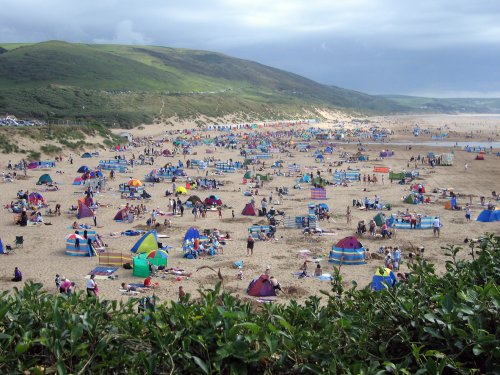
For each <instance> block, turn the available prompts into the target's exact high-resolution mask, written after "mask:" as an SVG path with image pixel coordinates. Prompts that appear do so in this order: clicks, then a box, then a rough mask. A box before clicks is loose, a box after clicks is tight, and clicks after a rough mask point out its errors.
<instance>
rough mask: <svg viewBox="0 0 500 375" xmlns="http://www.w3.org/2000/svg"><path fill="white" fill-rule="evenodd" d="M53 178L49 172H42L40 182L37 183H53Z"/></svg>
mask: <svg viewBox="0 0 500 375" xmlns="http://www.w3.org/2000/svg"><path fill="white" fill-rule="evenodd" d="M52 182H53V181H52V178H51V177H50V175H49V174H48V173H45V174H42V175H41V176H40V178H39V179H38V182H37V183H36V184H37V185H44V184H51V183H52Z"/></svg>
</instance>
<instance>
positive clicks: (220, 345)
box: [0, 236, 500, 374]
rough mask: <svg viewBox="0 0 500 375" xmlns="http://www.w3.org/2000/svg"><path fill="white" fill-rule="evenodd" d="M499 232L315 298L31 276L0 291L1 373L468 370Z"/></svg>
mask: <svg viewBox="0 0 500 375" xmlns="http://www.w3.org/2000/svg"><path fill="white" fill-rule="evenodd" d="M499 249H500V237H493V236H489V237H488V238H486V239H485V240H484V241H483V242H482V244H481V246H480V247H479V248H474V247H472V248H471V249H470V250H471V251H472V254H473V260H472V261H464V260H457V253H458V251H459V249H458V248H456V247H447V248H446V251H447V252H448V255H449V256H450V259H449V261H447V263H446V272H445V274H444V275H442V276H439V275H437V274H436V273H435V270H434V267H433V265H432V264H430V263H429V262H427V261H425V260H421V261H420V262H419V263H418V264H416V265H414V266H412V267H411V276H410V278H409V281H408V283H406V284H399V285H397V286H396V287H395V288H392V289H389V290H386V291H383V292H379V293H376V292H372V291H371V290H369V289H368V288H365V289H357V288H356V286H355V285H353V286H352V288H350V289H345V288H344V287H343V284H342V280H341V278H340V276H339V274H337V275H336V278H335V281H334V282H333V283H332V290H331V292H324V294H325V296H326V298H327V300H326V301H325V302H326V303H320V298H319V297H311V298H309V299H308V300H307V302H305V303H304V304H302V305H300V304H298V303H296V302H293V301H292V302H290V303H289V304H287V305H279V304H264V305H255V304H252V303H249V302H242V301H240V300H239V299H237V298H235V297H233V296H231V295H229V294H227V293H224V292H223V291H221V289H222V287H221V285H220V284H218V285H217V286H216V287H215V289H214V290H204V291H201V293H202V297H201V298H200V299H199V300H196V301H192V300H190V299H189V298H187V299H185V300H184V301H183V302H182V303H176V302H172V303H168V304H162V305H157V307H156V308H155V309H154V311H147V312H145V313H144V314H136V312H135V306H134V303H133V302H130V303H128V304H122V303H118V302H116V301H111V302H110V301H101V300H96V299H95V298H86V297H85V296H84V295H83V294H82V293H77V294H75V295H73V296H71V297H69V298H67V297H65V296H53V295H51V294H48V293H47V292H45V291H43V289H42V285H40V284H33V283H28V284H26V285H25V287H24V289H22V290H18V289H17V288H14V291H13V293H8V292H4V293H3V294H1V295H0V372H1V373H9V374H13V373H23V372H24V373H26V372H30V373H40V374H41V373H43V372H44V371H48V372H55V371H58V372H59V373H62V374H64V373H89V374H90V373H92V374H109V373H116V374H121V373H130V374H138V373H141V374H146V373H147V374H166V373H185V374H197V373H200V374H217V373H223V374H246V373H268V374H293V373H297V374H298V373H313V374H324V373H338V374H385V373H392V374H442V373H444V374H457V373H458V374H470V373H481V374H488V373H491V374H493V373H497V372H498V370H499V365H498V363H499V358H500V334H499V332H498V317H499V316H500V314H499V306H500V293H499V289H498V283H499V281H500V280H499V278H500V272H499V271H500V261H499V256H498V255H499V254H498V253H499Z"/></svg>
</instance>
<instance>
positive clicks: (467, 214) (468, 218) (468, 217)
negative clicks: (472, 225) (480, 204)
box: [465, 203, 471, 222]
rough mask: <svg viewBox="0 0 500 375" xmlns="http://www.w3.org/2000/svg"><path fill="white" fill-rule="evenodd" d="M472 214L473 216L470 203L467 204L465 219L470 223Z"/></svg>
mask: <svg viewBox="0 0 500 375" xmlns="http://www.w3.org/2000/svg"><path fill="white" fill-rule="evenodd" d="M470 214H471V209H470V206H469V203H467V204H466V205H465V219H466V220H467V222H470Z"/></svg>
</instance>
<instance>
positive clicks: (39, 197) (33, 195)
mask: <svg viewBox="0 0 500 375" xmlns="http://www.w3.org/2000/svg"><path fill="white" fill-rule="evenodd" d="M28 201H29V202H30V203H38V201H42V203H44V202H45V201H44V199H43V197H42V194H40V193H37V192H36V191H34V192H32V193H30V195H28Z"/></svg>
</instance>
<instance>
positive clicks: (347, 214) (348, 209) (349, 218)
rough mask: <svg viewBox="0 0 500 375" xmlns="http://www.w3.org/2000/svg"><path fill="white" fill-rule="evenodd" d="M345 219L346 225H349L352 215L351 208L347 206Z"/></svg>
mask: <svg viewBox="0 0 500 375" xmlns="http://www.w3.org/2000/svg"><path fill="white" fill-rule="evenodd" d="M346 219H347V224H349V225H351V221H352V215H351V207H349V206H347V212H346Z"/></svg>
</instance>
